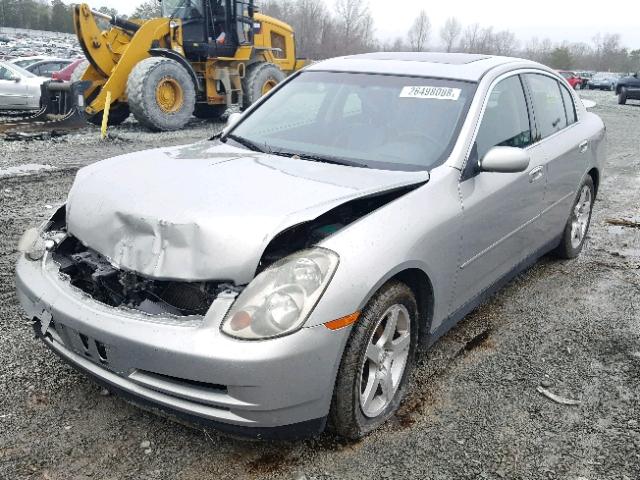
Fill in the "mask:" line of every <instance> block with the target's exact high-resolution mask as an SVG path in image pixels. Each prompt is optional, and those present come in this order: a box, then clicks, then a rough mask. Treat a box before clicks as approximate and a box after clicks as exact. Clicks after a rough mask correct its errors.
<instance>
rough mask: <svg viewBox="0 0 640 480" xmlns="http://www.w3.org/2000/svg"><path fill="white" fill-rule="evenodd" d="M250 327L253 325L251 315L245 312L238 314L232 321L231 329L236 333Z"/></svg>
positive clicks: (241, 311)
mask: <svg viewBox="0 0 640 480" xmlns="http://www.w3.org/2000/svg"><path fill="white" fill-rule="evenodd" d="M249 325H251V315H250V314H249V313H248V312H245V311H243V310H240V311H239V312H236V313H235V315H234V316H233V318H232V319H231V328H232V329H233V330H235V331H238V330H242V329H243V328H247V327H248V326H249Z"/></svg>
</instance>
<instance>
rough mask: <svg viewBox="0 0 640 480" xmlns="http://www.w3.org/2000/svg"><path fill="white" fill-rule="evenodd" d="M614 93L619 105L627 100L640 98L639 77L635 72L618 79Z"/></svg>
mask: <svg viewBox="0 0 640 480" xmlns="http://www.w3.org/2000/svg"><path fill="white" fill-rule="evenodd" d="M616 95H618V103H619V104H620V105H624V104H625V103H627V100H640V78H638V73H637V72H636V73H634V74H633V75H629V76H628V77H623V78H621V79H620V80H619V81H618V85H617V86H616Z"/></svg>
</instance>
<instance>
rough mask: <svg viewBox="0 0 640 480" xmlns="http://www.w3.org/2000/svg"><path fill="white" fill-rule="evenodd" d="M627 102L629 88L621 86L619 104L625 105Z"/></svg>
mask: <svg viewBox="0 0 640 480" xmlns="http://www.w3.org/2000/svg"><path fill="white" fill-rule="evenodd" d="M625 103H627V89H626V88H625V87H622V88H620V93H618V104H619V105H624V104H625Z"/></svg>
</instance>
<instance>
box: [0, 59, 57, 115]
mask: <svg viewBox="0 0 640 480" xmlns="http://www.w3.org/2000/svg"><path fill="white" fill-rule="evenodd" d="M46 80H48V79H47V78H44V77H38V76H36V75H34V74H33V73H30V72H27V71H26V70H25V69H23V68H21V67H18V66H17V65H13V64H11V63H8V62H0V110H37V109H38V108H40V86H41V85H42V82H44V81H46Z"/></svg>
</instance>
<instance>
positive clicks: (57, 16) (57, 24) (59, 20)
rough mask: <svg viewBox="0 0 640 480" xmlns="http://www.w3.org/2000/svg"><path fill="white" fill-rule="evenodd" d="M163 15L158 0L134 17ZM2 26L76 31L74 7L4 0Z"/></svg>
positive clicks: (57, 0)
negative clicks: (74, 27)
mask: <svg viewBox="0 0 640 480" xmlns="http://www.w3.org/2000/svg"><path fill="white" fill-rule="evenodd" d="M92 6H93V5H92ZM97 10H99V11H101V12H102V13H107V14H109V15H116V14H117V13H118V11H117V10H116V9H114V8H111V7H108V6H100V7H99V8H97ZM159 15H160V4H159V3H158V2H156V1H155V0H147V1H145V2H143V3H142V4H140V5H139V6H138V7H137V8H136V9H135V11H134V12H133V13H132V15H131V16H132V17H134V18H152V17H155V16H159ZM0 27H11V28H28V29H33V30H47V31H52V32H64V33H73V31H74V29H73V13H72V6H71V5H66V4H64V3H63V2H62V0H51V1H49V0H0Z"/></svg>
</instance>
